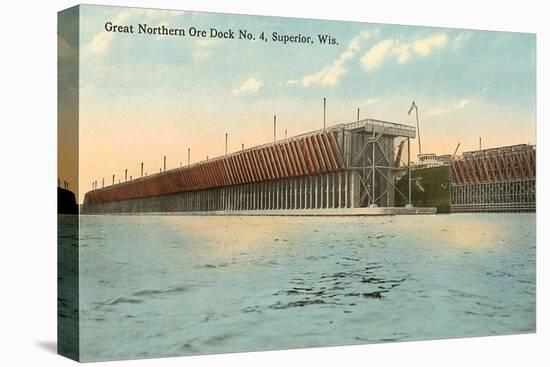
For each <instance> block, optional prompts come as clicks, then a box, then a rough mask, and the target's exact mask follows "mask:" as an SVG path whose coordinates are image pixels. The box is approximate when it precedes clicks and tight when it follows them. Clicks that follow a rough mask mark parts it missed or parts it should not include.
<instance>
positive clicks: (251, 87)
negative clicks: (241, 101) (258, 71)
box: [231, 78, 264, 95]
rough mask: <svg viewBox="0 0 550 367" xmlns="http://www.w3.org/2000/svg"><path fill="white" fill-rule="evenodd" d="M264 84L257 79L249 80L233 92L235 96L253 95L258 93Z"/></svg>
mask: <svg viewBox="0 0 550 367" xmlns="http://www.w3.org/2000/svg"><path fill="white" fill-rule="evenodd" d="M263 85H264V82H263V81H261V80H258V79H255V78H249V79H247V80H245V81H244V83H243V84H242V85H241V86H240V87H238V88H235V89H233V90H232V91H231V93H232V94H234V95H239V94H252V93H256V92H257V91H258V90H259V89H260V88H261V87H262V86H263Z"/></svg>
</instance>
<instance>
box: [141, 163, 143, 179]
mask: <svg viewBox="0 0 550 367" xmlns="http://www.w3.org/2000/svg"><path fill="white" fill-rule="evenodd" d="M141 177H143V162H141Z"/></svg>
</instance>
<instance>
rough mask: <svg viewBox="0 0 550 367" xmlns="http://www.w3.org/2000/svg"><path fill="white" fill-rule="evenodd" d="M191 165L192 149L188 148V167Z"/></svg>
mask: <svg viewBox="0 0 550 367" xmlns="http://www.w3.org/2000/svg"><path fill="white" fill-rule="evenodd" d="M190 164H191V148H187V166H189V165H190Z"/></svg>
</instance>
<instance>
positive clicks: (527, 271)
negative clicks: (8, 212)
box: [80, 214, 535, 361]
mask: <svg viewBox="0 0 550 367" xmlns="http://www.w3.org/2000/svg"><path fill="white" fill-rule="evenodd" d="M80 231H81V232H80V235H81V244H80V261H81V263H80V277H81V279H80V307H81V313H80V322H81V329H80V335H81V345H80V347H81V349H80V350H81V357H82V359H83V360H85V361H91V360H105V359H121V358H136V357H152V356H169V355H187V354H203V353H218V352H230V351H257V350H266V349H279V348H296V347H313V346H331V345H346V344H363V343H372V342H387V341H400V340H419V339H435V338H448V337H464V336H480V335H495V334H510V333H525V332H533V331H534V330H535V215H534V214H494V215H493V214H453V215H437V216H391V217H370V218H367V217H330V218H329V217H326V218H319V217H215V216H212V217H198V216H197V217H193V216H83V217H82V218H81V229H80Z"/></svg>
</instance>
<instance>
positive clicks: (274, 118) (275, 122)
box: [273, 115, 277, 142]
mask: <svg viewBox="0 0 550 367" xmlns="http://www.w3.org/2000/svg"><path fill="white" fill-rule="evenodd" d="M276 141H277V115H273V142H276Z"/></svg>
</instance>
